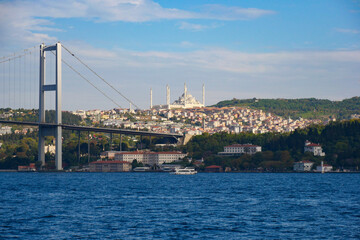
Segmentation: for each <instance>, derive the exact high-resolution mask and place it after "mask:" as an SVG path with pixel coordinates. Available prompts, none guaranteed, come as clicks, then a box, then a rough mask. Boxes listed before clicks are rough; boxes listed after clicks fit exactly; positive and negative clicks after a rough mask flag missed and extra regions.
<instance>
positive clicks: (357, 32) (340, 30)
mask: <svg viewBox="0 0 360 240" xmlns="http://www.w3.org/2000/svg"><path fill="white" fill-rule="evenodd" d="M335 31H337V32H340V33H350V34H359V33H360V31H359V30H356V29H345V28H335Z"/></svg>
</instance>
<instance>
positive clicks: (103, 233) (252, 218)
mask: <svg viewBox="0 0 360 240" xmlns="http://www.w3.org/2000/svg"><path fill="white" fill-rule="evenodd" d="M0 191H1V192H0V239H196V238H200V239H310V238H311V239H360V174H281V173H277V174H266V173H262V174H256V173H233V174H205V173H204V174H201V173H200V174H197V175H193V176H178V175H170V174H166V173H0Z"/></svg>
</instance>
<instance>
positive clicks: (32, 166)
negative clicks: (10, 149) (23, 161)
mask: <svg viewBox="0 0 360 240" xmlns="http://www.w3.org/2000/svg"><path fill="white" fill-rule="evenodd" d="M35 170H36V168H35V163H30V164H29V165H28V166H18V171H19V172H35Z"/></svg>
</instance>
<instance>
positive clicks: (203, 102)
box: [202, 84, 205, 107]
mask: <svg viewBox="0 0 360 240" xmlns="http://www.w3.org/2000/svg"><path fill="white" fill-rule="evenodd" d="M202 97H203V101H202V104H203V105H204V107H205V84H203V91H202Z"/></svg>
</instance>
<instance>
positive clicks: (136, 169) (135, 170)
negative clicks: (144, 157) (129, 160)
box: [133, 167, 150, 172]
mask: <svg viewBox="0 0 360 240" xmlns="http://www.w3.org/2000/svg"><path fill="white" fill-rule="evenodd" d="M148 171H150V168H149V167H136V168H134V169H133V172H148Z"/></svg>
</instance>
